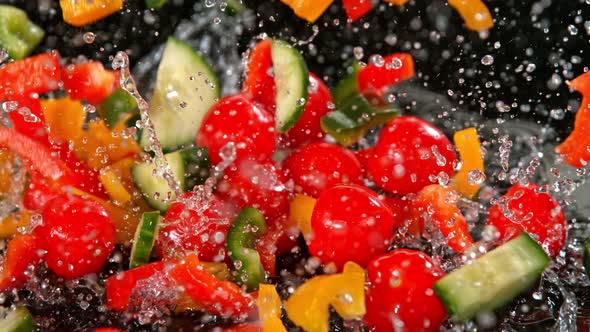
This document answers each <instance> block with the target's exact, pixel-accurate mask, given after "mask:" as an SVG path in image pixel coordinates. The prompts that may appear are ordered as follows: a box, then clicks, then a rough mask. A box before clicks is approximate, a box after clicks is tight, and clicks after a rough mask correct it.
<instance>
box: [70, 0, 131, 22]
mask: <svg viewBox="0 0 590 332" xmlns="http://www.w3.org/2000/svg"><path fill="white" fill-rule="evenodd" d="M59 5H60V6H61V11H62V13H63V17H64V21H65V22H66V23H68V24H71V25H73V26H76V27H81V26H84V25H86V24H89V23H92V22H95V21H98V20H100V19H103V18H105V17H107V16H109V15H111V14H113V13H115V12H117V11H119V10H121V9H122V8H123V0H91V1H88V0H59Z"/></svg>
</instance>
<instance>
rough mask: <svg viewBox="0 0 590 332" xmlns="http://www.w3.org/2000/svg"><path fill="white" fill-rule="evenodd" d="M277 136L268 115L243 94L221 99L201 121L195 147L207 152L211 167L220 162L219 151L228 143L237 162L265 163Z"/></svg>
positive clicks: (272, 149) (271, 152)
mask: <svg viewBox="0 0 590 332" xmlns="http://www.w3.org/2000/svg"><path fill="white" fill-rule="evenodd" d="M277 137H278V135H277V133H276V129H275V124H274V118H273V116H272V115H271V114H269V113H267V112H266V111H264V110H262V109H260V108H258V107H257V106H255V105H254V104H253V103H252V102H250V101H249V100H248V99H246V98H245V97H244V96H243V95H234V96H228V97H224V98H221V100H220V101H219V102H217V103H216V104H215V105H213V106H212V107H211V109H210V110H209V111H208V112H207V114H206V115H205V117H204V118H203V122H202V124H201V127H200V128H199V132H198V134H197V139H196V141H197V145H198V146H203V147H206V148H207V149H208V150H209V158H210V159H211V163H212V164H214V165H215V164H217V163H219V162H220V161H221V157H220V156H219V152H220V151H221V149H222V148H223V147H224V146H225V145H226V144H227V143H229V142H234V143H235V146H236V155H237V159H242V158H246V157H252V158H257V159H259V160H264V159H266V158H270V157H272V155H273V153H274V152H275V149H276V144H277Z"/></svg>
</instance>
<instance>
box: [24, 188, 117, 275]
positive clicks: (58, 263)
mask: <svg viewBox="0 0 590 332" xmlns="http://www.w3.org/2000/svg"><path fill="white" fill-rule="evenodd" d="M42 216H43V223H42V224H41V225H39V226H37V227H35V230H34V232H35V234H37V235H38V236H39V238H40V239H41V241H42V245H43V247H44V248H45V249H46V250H47V254H46V255H45V257H44V260H45V262H46V263H47V266H48V267H49V268H50V269H51V270H52V271H53V272H55V274H57V275H58V276H60V277H64V278H66V279H75V278H79V277H82V276H84V275H86V274H88V273H95V272H98V271H100V270H101V269H102V267H103V265H104V263H105V262H106V260H107V258H108V257H109V256H110V254H111V253H112V252H113V250H114V248H115V226H114V224H113V221H112V220H111V218H110V217H109V215H108V214H107V212H106V210H105V209H104V208H103V207H102V206H101V205H100V204H98V203H96V202H94V201H90V200H85V199H82V198H80V197H77V196H69V195H68V196H66V195H64V196H58V197H56V198H54V199H52V200H51V201H49V202H47V204H46V205H45V208H44V209H43V212H42Z"/></svg>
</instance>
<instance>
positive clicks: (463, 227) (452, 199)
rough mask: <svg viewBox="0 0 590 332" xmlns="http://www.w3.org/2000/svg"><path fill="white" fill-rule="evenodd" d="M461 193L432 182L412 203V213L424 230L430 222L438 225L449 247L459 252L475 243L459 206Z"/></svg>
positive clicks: (435, 225)
mask: <svg viewBox="0 0 590 332" xmlns="http://www.w3.org/2000/svg"><path fill="white" fill-rule="evenodd" d="M458 200H459V194H458V193H457V192H456V191H455V190H453V189H452V188H450V187H444V186H441V185H438V184H432V185H429V186H426V187H424V188H423V189H422V190H421V191H420V192H419V193H418V196H416V199H415V200H414V201H413V203H412V209H413V211H412V213H413V215H414V218H416V219H417V222H418V223H419V225H420V230H421V231H422V232H424V230H425V229H426V226H427V224H428V223H431V224H432V225H433V226H434V227H436V228H437V229H438V230H440V232H441V233H442V235H443V236H444V237H445V238H446V239H447V243H448V244H449V247H451V249H453V250H454V251H455V252H457V253H461V252H463V251H464V250H465V249H466V248H467V247H469V246H471V245H472V244H473V239H472V238H471V234H470V233H469V227H468V225H467V221H466V220H465V217H464V216H463V214H462V213H461V210H459V208H458V207H457V205H456V204H457V201H458Z"/></svg>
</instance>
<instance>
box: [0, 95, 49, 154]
mask: <svg viewBox="0 0 590 332" xmlns="http://www.w3.org/2000/svg"><path fill="white" fill-rule="evenodd" d="M11 101H14V102H16V103H17V104H18V106H17V108H16V109H15V110H11V111H10V112H8V116H9V117H10V122H11V123H12V127H13V128H14V129H16V130H17V131H18V132H19V133H22V134H25V135H27V136H28V137H31V138H33V139H35V140H36V141H39V142H42V143H43V144H45V145H49V138H48V136H49V135H48V132H47V127H46V126H45V116H44V115H43V111H42V110H41V102H40V101H39V98H38V97H28V96H14V97H13V98H12V100H11Z"/></svg>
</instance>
